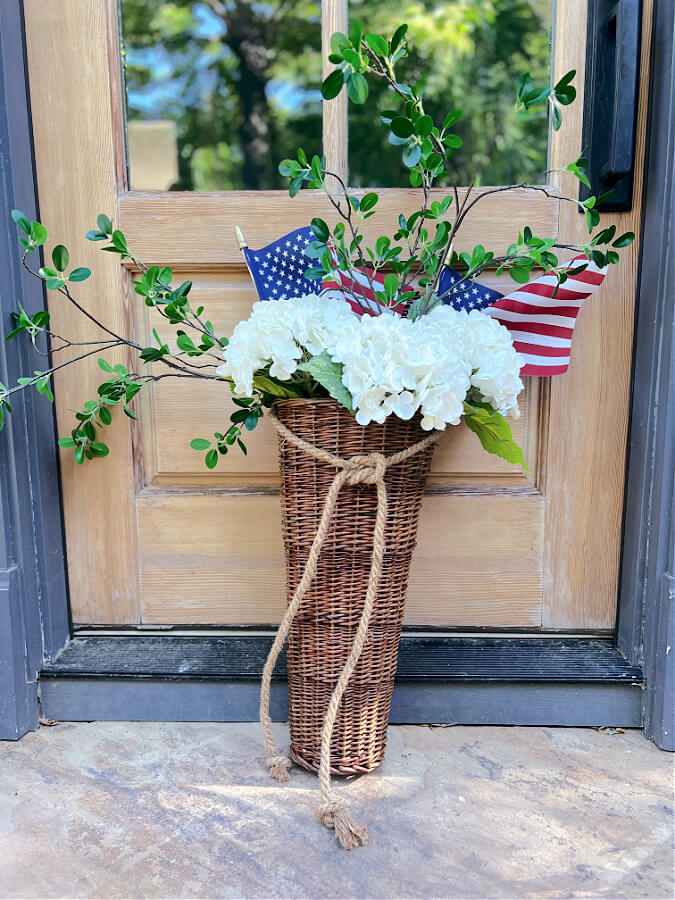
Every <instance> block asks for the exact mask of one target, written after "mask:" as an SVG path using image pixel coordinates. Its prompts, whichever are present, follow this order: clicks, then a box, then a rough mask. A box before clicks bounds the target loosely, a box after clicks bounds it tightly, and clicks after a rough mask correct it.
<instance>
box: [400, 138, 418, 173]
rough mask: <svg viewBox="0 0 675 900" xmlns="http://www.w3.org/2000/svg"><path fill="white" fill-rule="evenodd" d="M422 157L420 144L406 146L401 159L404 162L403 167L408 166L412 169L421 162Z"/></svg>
mask: <svg viewBox="0 0 675 900" xmlns="http://www.w3.org/2000/svg"><path fill="white" fill-rule="evenodd" d="M421 156H422V148H421V147H420V145H419V144H415V143H409V144H406V145H405V147H404V148H403V153H402V155H401V159H402V160H403V165H404V166H407V167H408V168H409V169H412V168H413V167H414V166H416V165H417V163H418V162H419V161H420V157H421Z"/></svg>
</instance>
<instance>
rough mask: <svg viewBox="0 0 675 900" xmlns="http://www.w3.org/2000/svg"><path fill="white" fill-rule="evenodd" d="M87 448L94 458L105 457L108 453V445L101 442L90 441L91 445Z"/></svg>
mask: <svg viewBox="0 0 675 900" xmlns="http://www.w3.org/2000/svg"><path fill="white" fill-rule="evenodd" d="M89 447H90V449H91V450H92V451H93V453H94V455H95V456H107V455H108V454H109V453H110V448H109V447H108V445H107V444H104V443H102V442H101V441H92V442H91V444H89Z"/></svg>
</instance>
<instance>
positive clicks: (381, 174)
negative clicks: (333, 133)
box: [349, 0, 552, 187]
mask: <svg viewBox="0 0 675 900" xmlns="http://www.w3.org/2000/svg"><path fill="white" fill-rule="evenodd" d="M349 15H350V18H352V19H360V20H361V21H362V22H363V23H364V26H365V27H366V29H367V30H368V31H374V32H377V33H380V34H385V35H389V34H391V32H392V30H393V27H394V26H395V25H397V24H398V23H400V22H407V23H408V26H409V30H408V38H409V44H410V55H409V56H408V57H407V58H406V59H405V60H403V61H402V62H401V63H400V64H399V66H398V67H397V74H398V75H399V76H401V75H402V76H404V77H403V78H402V80H404V81H405V83H407V84H415V83H416V82H417V81H418V80H420V79H423V80H424V81H425V82H426V87H425V92H424V94H425V111H426V112H427V113H428V114H429V115H431V116H433V118H434V121H436V122H437V123H438V122H439V121H442V116H443V113H444V112H447V111H449V110H450V109H461V110H463V112H464V116H463V118H462V120H461V121H460V122H459V123H458V125H457V126H455V127H454V128H453V131H454V132H456V133H457V134H459V135H460V137H461V138H462V139H463V141H464V145H463V147H462V148H461V149H459V150H457V151H455V153H454V155H453V161H454V162H455V164H456V172H457V177H456V182H457V183H458V184H470V183H471V182H472V181H473V180H474V179H475V178H476V177H479V178H480V183H481V184H484V185H500V184H515V183H518V182H520V181H533V182H543V181H545V180H546V178H545V175H544V172H545V170H546V168H547V157H548V116H547V112H546V111H545V108H544V107H542V108H541V111H536V112H535V111H534V110H532V111H531V112H530V113H529V115H528V116H527V117H525V118H519V117H518V116H517V115H516V112H515V108H514V102H515V95H516V82H517V80H518V77H519V76H520V75H521V74H522V73H523V72H528V71H529V72H530V73H531V74H532V76H533V77H534V80H535V83H536V84H543V85H546V84H548V83H549V79H550V70H551V20H552V0H415V2H414V3H409V2H406V3H403V4H401V5H400V7H396V6H395V5H394V6H393V7H392V4H391V3H390V2H384V0H350V2H349ZM370 89H371V93H370V96H369V99H368V101H367V103H366V104H365V105H364V106H357V105H355V104H353V103H350V104H349V180H350V183H351V184H352V185H354V186H355V187H358V186H372V187H382V186H393V187H396V186H409V185H410V182H409V178H408V173H407V171H406V170H405V169H404V168H403V166H402V164H401V152H400V149H399V148H396V147H392V146H391V144H389V143H388V131H387V129H386V128H385V127H384V126H381V127H380V126H379V118H378V111H379V110H383V109H387V108H391V107H392V97H391V94H390V93H389V91H388V90H387V88H386V85H383V84H382V83H380V82H377V83H375V84H373V81H372V79H371V80H370ZM394 105H395V104H394ZM374 123H375V124H374ZM439 183H443V182H442V181H441V182H439Z"/></svg>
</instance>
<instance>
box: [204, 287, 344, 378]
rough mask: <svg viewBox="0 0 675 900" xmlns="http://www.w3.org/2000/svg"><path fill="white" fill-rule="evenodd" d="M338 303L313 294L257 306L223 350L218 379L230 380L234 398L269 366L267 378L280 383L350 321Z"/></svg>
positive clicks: (236, 328)
mask: <svg viewBox="0 0 675 900" xmlns="http://www.w3.org/2000/svg"><path fill="white" fill-rule="evenodd" d="M354 318H355V317H354V314H353V312H352V310H351V308H350V307H349V305H348V304H347V303H346V302H345V301H343V300H326V299H325V298H320V297H318V296H316V295H314V294H312V295H309V296H307V297H303V298H302V299H292V300H275V301H259V302H258V303H254V304H253V309H252V310H251V315H250V316H249V318H248V319H244V320H243V321H241V322H239V323H238V324H237V326H236V327H235V329H234V331H233V332H232V337H231V338H230V342H229V344H228V346H227V348H226V350H225V354H224V355H225V365H224V366H220V367H219V368H218V369H217V370H216V371H217V373H218V375H223V376H227V377H231V378H232V379H233V380H234V385H235V388H236V390H237V393H239V394H245V395H248V394H250V393H251V391H252V390H253V375H254V373H255V372H257V371H258V370H259V369H263V368H265V366H267V365H269V364H271V365H270V375H271V376H272V377H273V378H278V379H280V380H281V381H286V380H287V379H288V378H290V377H291V375H293V373H294V372H295V370H296V369H297V367H298V362H299V361H300V360H301V359H302V356H303V352H304V351H305V350H307V352H308V353H309V354H311V355H315V354H317V353H321V351H322V350H324V349H325V348H326V347H327V346H328V344H329V343H330V341H331V339H332V337H333V335H335V334H337V333H339V331H340V328H341V327H342V323H343V322H345V320H346V319H354Z"/></svg>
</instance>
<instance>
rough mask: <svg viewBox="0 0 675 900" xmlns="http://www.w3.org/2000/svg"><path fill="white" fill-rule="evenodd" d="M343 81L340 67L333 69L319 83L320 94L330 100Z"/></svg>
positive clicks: (336, 93)
mask: <svg viewBox="0 0 675 900" xmlns="http://www.w3.org/2000/svg"><path fill="white" fill-rule="evenodd" d="M344 82H345V79H344V74H343V72H342V69H333V71H332V72H331V73H330V75H328V76H327V77H326V78H324V81H323V84H322V85H321V96H322V97H323V99H324V100H332V99H333V98H334V97H337V95H338V94H339V93H340V91H341V90H342V85H343V84H344ZM282 174H283V173H282Z"/></svg>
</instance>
